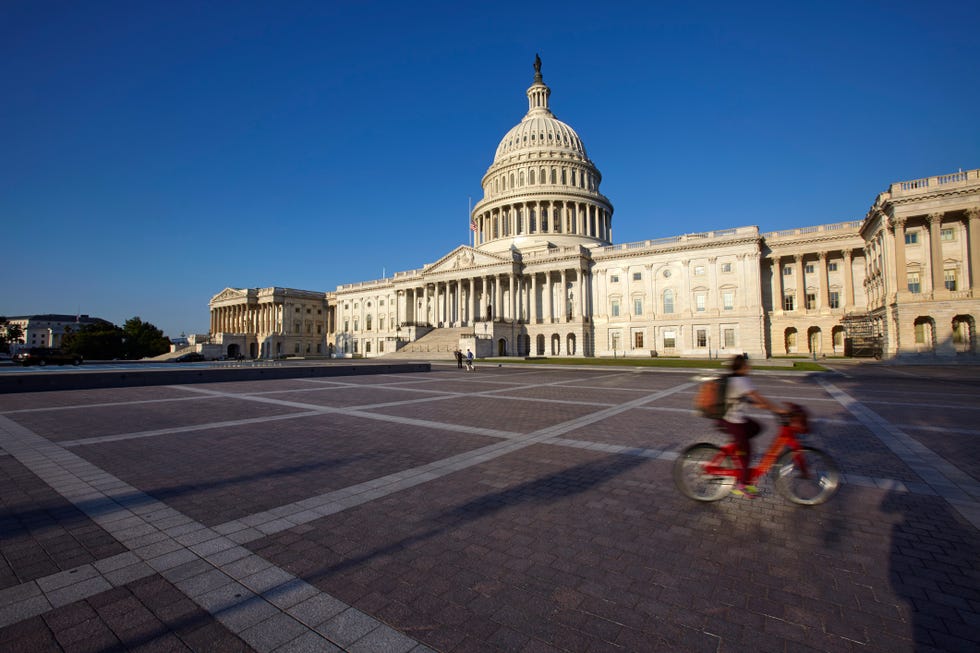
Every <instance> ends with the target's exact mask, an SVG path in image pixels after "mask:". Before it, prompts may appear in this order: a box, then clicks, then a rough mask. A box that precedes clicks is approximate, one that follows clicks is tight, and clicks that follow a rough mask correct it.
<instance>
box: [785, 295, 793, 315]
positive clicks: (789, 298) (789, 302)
mask: <svg viewBox="0 0 980 653" xmlns="http://www.w3.org/2000/svg"><path fill="white" fill-rule="evenodd" d="M793 299H794V298H793V295H783V310H784V311H792V310H793V306H794V304H795V302H794V301H793Z"/></svg>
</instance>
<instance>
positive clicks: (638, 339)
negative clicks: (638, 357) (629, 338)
mask: <svg viewBox="0 0 980 653" xmlns="http://www.w3.org/2000/svg"><path fill="white" fill-rule="evenodd" d="M633 349H643V332H642V331H637V332H636V333H634V334H633Z"/></svg>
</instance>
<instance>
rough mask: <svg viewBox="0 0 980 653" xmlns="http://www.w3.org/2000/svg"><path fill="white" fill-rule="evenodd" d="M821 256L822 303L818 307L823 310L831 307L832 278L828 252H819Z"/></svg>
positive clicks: (820, 296) (818, 254)
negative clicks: (828, 274)
mask: <svg viewBox="0 0 980 653" xmlns="http://www.w3.org/2000/svg"><path fill="white" fill-rule="evenodd" d="M817 256H819V257H820V295H819V298H820V303H819V304H818V305H817V308H819V309H820V310H823V309H825V308H829V307H830V278H829V277H828V276H827V252H818V253H817Z"/></svg>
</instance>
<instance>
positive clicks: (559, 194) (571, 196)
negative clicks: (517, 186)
mask: <svg viewBox="0 0 980 653" xmlns="http://www.w3.org/2000/svg"><path fill="white" fill-rule="evenodd" d="M542 187H543V185H542ZM525 188H527V187H526V186H525ZM552 188H554V189H556V190H555V191H553V192H547V191H544V192H533V193H529V192H515V193H513V194H510V193H511V191H507V193H508V194H507V195H504V194H503V193H501V194H500V195H497V196H494V197H493V198H492V199H487V198H486V197H484V198H483V199H481V200H480V201H479V202H477V203H476V205H475V206H474V207H473V211H474V213H475V212H476V210H477V209H484V210H485V209H486V208H487V207H490V206H506V205H508V204H527V203H529V202H581V201H583V200H592V201H594V202H596V203H602V204H605V205H606V206H607V207H608V208H610V209H612V202H610V201H609V198H608V197H606V196H605V195H603V194H602V193H594V192H591V191H585V190H583V191H581V192H579V193H576V192H569V191H567V190H565V187H564V186H552Z"/></svg>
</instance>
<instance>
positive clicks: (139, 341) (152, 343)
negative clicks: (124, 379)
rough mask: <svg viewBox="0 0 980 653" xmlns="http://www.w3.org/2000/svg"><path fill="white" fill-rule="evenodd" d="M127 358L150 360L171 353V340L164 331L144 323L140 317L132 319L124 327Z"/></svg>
mask: <svg viewBox="0 0 980 653" xmlns="http://www.w3.org/2000/svg"><path fill="white" fill-rule="evenodd" d="M122 330H123V336H124V337H125V339H126V341H125V346H124V348H123V350H124V352H125V356H126V358H148V357H150V356H159V355H160V354H164V353H166V352H168V351H170V340H168V339H167V338H166V336H164V335H163V331H161V330H160V329H158V328H156V327H155V326H153V325H152V324H150V323H149V322H144V321H143V320H141V319H140V318H139V316H136V317H131V318H129V319H128V320H126V324H124V325H123V328H122Z"/></svg>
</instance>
